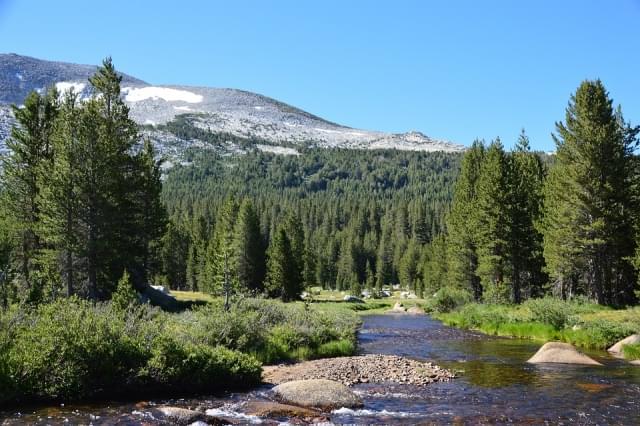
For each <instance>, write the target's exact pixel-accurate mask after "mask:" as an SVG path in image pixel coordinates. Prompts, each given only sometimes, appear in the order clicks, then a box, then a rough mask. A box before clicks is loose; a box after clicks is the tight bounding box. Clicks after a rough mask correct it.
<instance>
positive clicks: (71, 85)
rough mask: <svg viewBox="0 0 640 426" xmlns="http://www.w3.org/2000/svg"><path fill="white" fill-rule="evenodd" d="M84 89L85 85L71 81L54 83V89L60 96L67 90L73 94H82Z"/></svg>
mask: <svg viewBox="0 0 640 426" xmlns="http://www.w3.org/2000/svg"><path fill="white" fill-rule="evenodd" d="M85 87H87V85H86V84H85V83H80V82H73V81H60V82H58V83H56V89H57V90H58V92H60V94H63V93H66V92H68V91H69V90H73V92H74V93H82V91H83V90H84V88H85Z"/></svg>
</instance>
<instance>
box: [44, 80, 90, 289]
mask: <svg viewBox="0 0 640 426" xmlns="http://www.w3.org/2000/svg"><path fill="white" fill-rule="evenodd" d="M79 114H80V111H79V107H78V105H77V95H76V94H75V93H73V92H68V93H66V94H65V95H64V101H63V102H62V105H61V108H60V112H59V115H58V117H57V119H56V122H55V128H54V132H53V135H52V137H51V139H52V141H51V143H52V149H53V150H54V152H55V156H54V158H53V164H52V167H51V168H50V169H49V172H48V173H47V174H46V176H45V177H44V179H43V182H42V190H41V193H40V197H39V201H38V202H39V205H40V209H41V212H42V213H41V219H42V220H41V224H40V231H41V233H42V236H43V239H44V241H45V243H46V249H45V250H44V251H43V253H42V260H43V262H45V263H47V264H49V265H56V264H58V265H59V267H58V270H59V273H60V276H61V278H62V279H63V281H64V283H65V287H66V294H67V296H71V295H73V294H74V293H75V292H76V290H77V288H76V287H77V285H78V281H79V280H80V277H79V274H78V273H77V271H76V267H75V263H76V262H77V260H78V257H79V254H80V244H81V241H82V239H83V234H82V232H81V229H80V218H79V211H80V210H79V209H80V207H79V203H80V200H79V194H78V185H79V181H80V176H79V175H78V170H79V169H80V167H81V164H79V161H80V155H79V144H80V143H81V140H80V136H79V131H78V128H77V125H76V123H78V121H79Z"/></svg>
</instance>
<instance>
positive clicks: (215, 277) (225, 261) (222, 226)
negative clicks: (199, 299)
mask: <svg viewBox="0 0 640 426" xmlns="http://www.w3.org/2000/svg"><path fill="white" fill-rule="evenodd" d="M237 212H238V204H237V202H236V201H235V200H233V199H229V200H227V202H226V203H225V205H224V206H223V207H222V211H221V212H220V214H219V218H218V220H217V221H216V226H215V231H214V234H213V238H212V241H211V242H210V243H209V244H208V245H207V254H206V265H205V272H204V282H203V283H202V284H203V285H202V286H201V287H202V289H203V290H204V291H207V292H209V293H212V294H221V293H222V290H223V287H224V286H225V283H226V281H225V278H228V279H229V280H230V282H231V284H230V285H231V286H232V287H233V288H237V287H238V285H237V284H238V274H237V271H236V269H235V266H236V264H235V262H234V261H233V260H234V259H235V258H236V253H235V246H234V228H235V222H236V216H237ZM227 276H228V277H227Z"/></svg>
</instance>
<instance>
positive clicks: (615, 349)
mask: <svg viewBox="0 0 640 426" xmlns="http://www.w3.org/2000/svg"><path fill="white" fill-rule="evenodd" d="M638 343H640V334H632V335H631V336H629V337H626V338H624V339H622V340H620V341H619V342H618V343H616V344H615V345H613V346H611V347H610V348H609V349H607V351H608V352H609V353H610V354H611V355H614V356H622V347H623V346H624V345H635V344H638Z"/></svg>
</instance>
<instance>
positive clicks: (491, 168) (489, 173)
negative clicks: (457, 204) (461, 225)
mask: <svg viewBox="0 0 640 426" xmlns="http://www.w3.org/2000/svg"><path fill="white" fill-rule="evenodd" d="M507 167H508V163H507V157H506V154H505V152H504V149H503V147H502V144H501V143H500V141H499V140H497V141H495V142H493V143H491V145H489V148H488V149H487V152H486V155H485V158H484V161H483V162H482V167H481V169H480V176H479V178H478V185H477V201H476V205H475V209H476V212H475V215H476V220H477V222H476V223H477V226H478V228H477V231H476V235H477V237H476V244H477V253H478V269H477V274H478V276H479V277H480V282H481V283H482V286H483V288H484V289H485V292H486V293H487V294H486V297H487V299H488V300H491V301H493V302H505V301H508V298H509V295H508V291H509V289H510V285H511V282H510V276H511V266H512V265H511V262H510V257H509V237H510V231H511V217H510V215H509V208H510V204H509V203H510V199H509V195H510V192H509V191H510V188H509V181H508V174H507Z"/></svg>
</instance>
